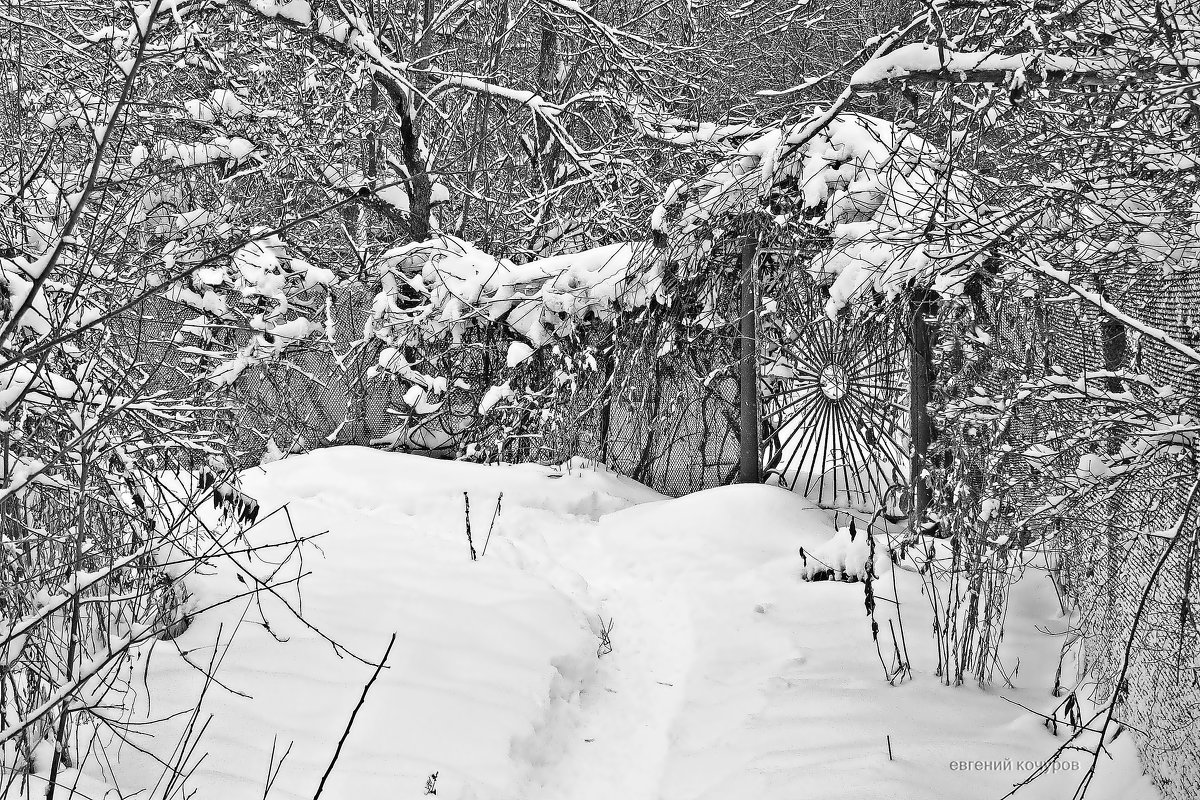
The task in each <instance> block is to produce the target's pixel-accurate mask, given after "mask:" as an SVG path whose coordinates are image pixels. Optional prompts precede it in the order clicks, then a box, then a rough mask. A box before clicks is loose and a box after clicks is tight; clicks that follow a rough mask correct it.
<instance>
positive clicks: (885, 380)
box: [763, 314, 908, 510]
mask: <svg viewBox="0 0 1200 800" xmlns="http://www.w3.org/2000/svg"><path fill="white" fill-rule="evenodd" d="M810 319H811V320H812V322H809V323H808V324H805V325H803V326H800V327H798V328H795V329H794V330H793V331H792V333H794V334H795V335H789V336H786V337H782V336H781V337H780V339H781V340H780V341H779V342H778V343H776V344H777V347H776V349H775V351H774V353H773V360H774V362H775V363H777V364H782V365H784V366H786V368H787V369H786V370H785V371H784V374H785V375H787V376H788V377H778V376H774V377H772V378H771V380H770V389H769V391H767V392H765V393H764V397H763V407H764V411H765V413H766V415H767V420H768V425H769V428H770V436H769V439H768V451H769V455H770V457H771V462H772V463H773V465H774V470H775V472H776V473H777V474H778V476H779V478H780V480H781V482H783V483H784V484H785V485H787V486H789V487H791V488H792V489H794V490H795V491H797V492H802V493H803V494H804V495H805V496H807V497H808V498H809V499H811V500H813V501H814V502H816V503H817V504H818V505H821V506H825V507H836V508H845V507H853V508H859V509H862V510H873V509H874V508H877V507H880V506H881V505H882V503H883V501H884V498H885V497H886V495H887V493H888V490H889V489H890V488H891V487H892V486H893V485H895V484H896V483H897V482H899V481H902V480H903V476H904V475H905V474H906V473H907V466H906V465H907V453H908V421H907V420H908V404H907V401H906V397H905V393H906V388H907V387H906V379H907V367H906V360H905V359H906V354H905V351H904V348H903V342H904V338H903V336H901V335H899V333H898V331H896V330H895V329H894V328H893V327H892V326H891V325H890V324H889V321H888V320H887V319H886V318H868V319H859V320H849V319H847V318H840V319H838V320H830V319H828V318H825V317H823V316H820V315H819V314H813V316H812V317H810Z"/></svg>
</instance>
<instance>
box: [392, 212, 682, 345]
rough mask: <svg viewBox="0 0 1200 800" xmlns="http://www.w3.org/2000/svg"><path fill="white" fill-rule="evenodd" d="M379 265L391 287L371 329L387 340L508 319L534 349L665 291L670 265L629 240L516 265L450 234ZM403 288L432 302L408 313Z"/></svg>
mask: <svg viewBox="0 0 1200 800" xmlns="http://www.w3.org/2000/svg"><path fill="white" fill-rule="evenodd" d="M375 268H376V270H377V271H378V273H379V275H380V277H381V278H382V283H383V291H382V292H380V294H379V296H378V297H377V298H376V301H375V314H374V315H373V319H372V321H371V328H370V330H371V331H372V332H374V333H375V334H376V335H378V336H379V337H380V338H384V339H388V338H389V337H391V336H394V335H395V332H396V331H397V330H398V329H401V330H404V331H406V333H405V335H406V336H408V335H414V336H415V335H419V336H423V337H426V338H429V339H438V338H450V339H451V340H453V341H459V340H461V337H462V335H463V333H464V332H465V331H466V329H467V328H468V327H471V326H474V325H479V324H483V323H485V322H488V321H493V322H494V321H497V320H501V319H503V320H504V323H505V324H506V325H508V326H509V327H510V328H511V329H512V330H513V331H515V332H516V333H518V334H520V335H521V337H523V338H524V339H525V340H527V341H528V342H529V343H530V344H532V345H533V346H534V347H539V346H541V345H542V344H545V343H546V342H548V341H550V340H551V339H552V338H554V337H556V336H562V335H564V334H566V333H567V332H569V331H571V330H573V329H574V328H575V326H576V325H577V324H578V323H579V321H580V320H581V319H582V318H583V317H585V316H586V315H589V314H594V315H596V316H598V317H601V318H607V317H611V316H612V315H613V314H614V313H615V312H616V311H617V310H618V309H622V308H624V309H632V308H640V307H644V306H645V305H647V304H648V303H649V302H650V301H651V299H653V298H654V297H660V296H661V295H660V293H661V291H662V280H663V265H662V264H661V263H660V260H659V259H658V258H657V257H656V256H655V254H654V252H653V251H652V250H651V248H650V247H649V246H648V245H643V244H637V243H630V242H624V243H619V244H611V245H604V246H601V247H596V248H593V249H591V250H585V251H583V252H579V253H567V254H563V255H558V256H551V257H549V258H543V259H538V260H535V261H530V262H529V263H526V264H515V263H513V262H512V261H509V260H508V259H498V258H496V257H494V256H491V255H489V254H487V253H485V252H483V251H482V250H480V249H478V248H477V247H475V246H474V245H472V244H471V243H469V242H466V241H464V240H462V239H459V238H457V237H455V236H451V235H450V234H445V233H442V234H438V235H437V236H435V237H433V238H431V239H429V240H428V241H424V242H413V243H409V244H405V245H401V246H400V247H395V248H392V249H391V250H388V251H387V252H386V253H384V254H383V256H382V257H380V259H379V260H378V262H377V263H376V265H375ZM402 285H407V287H409V288H411V289H414V290H416V291H417V292H419V293H420V294H421V295H422V296H423V297H424V298H425V301H424V302H423V303H422V304H420V305H418V306H417V307H416V308H413V309H409V310H406V311H405V312H401V311H400V302H399V301H398V300H397V295H398V294H399V292H400V288H401V286H402ZM414 332H415V333H414ZM391 343H392V344H402V343H403V342H399V341H397V342H391Z"/></svg>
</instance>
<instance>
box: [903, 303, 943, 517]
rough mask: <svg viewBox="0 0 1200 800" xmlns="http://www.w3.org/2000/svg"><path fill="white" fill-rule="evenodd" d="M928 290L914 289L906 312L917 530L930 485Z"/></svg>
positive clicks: (930, 305) (931, 335)
mask: <svg viewBox="0 0 1200 800" xmlns="http://www.w3.org/2000/svg"><path fill="white" fill-rule="evenodd" d="M936 303H937V301H936V300H935V299H934V297H933V295H932V293H931V292H928V291H926V290H920V289H919V290H917V291H916V292H914V294H913V297H912V302H911V304H910V306H909V313H910V314H911V316H912V352H911V354H910V357H909V424H910V426H911V437H912V461H911V471H910V476H909V479H910V480H911V482H912V491H913V495H912V509H911V511H912V517H911V519H912V520H913V525H914V526H916V529H917V530H920V528H921V526H922V525H924V524H925V515H926V512H927V511H928V509H929V496H930V492H929V484H928V483H927V482H926V481H925V478H924V476H923V475H922V473H923V472H924V471H925V468H926V466H927V465H928V459H929V445H930V443H931V442H932V441H933V425H932V424H931V421H930V419H929V394H930V384H931V383H932V379H933V339H934V332H933V329H932V328H931V327H930V325H929V322H928V320H926V315H927V314H931V313H933V311H934V310H935V309H936V308H937V305H936Z"/></svg>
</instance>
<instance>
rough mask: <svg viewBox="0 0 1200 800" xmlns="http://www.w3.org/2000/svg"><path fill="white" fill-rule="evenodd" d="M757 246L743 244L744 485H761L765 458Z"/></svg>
mask: <svg viewBox="0 0 1200 800" xmlns="http://www.w3.org/2000/svg"><path fill="white" fill-rule="evenodd" d="M757 250H758V243H757V242H756V241H755V240H754V239H753V238H750V237H747V238H746V240H745V242H744V243H743V244H742V272H741V281H740V283H741V298H740V303H739V314H740V316H741V320H740V322H741V335H740V336H739V337H738V345H739V347H738V350H739V353H738V355H739V362H738V395H739V398H738V399H739V406H740V408H741V420H740V423H739V430H738V439H739V454H738V465H739V470H738V471H739V477H740V481H741V483H761V482H762V463H761V462H762V457H761V443H760V441H759V440H760V438H761V436H760V432H759V428H760V426H761V421H760V418H759V411H758V302H757V298H756V297H755V291H754V289H755V286H754V260H755V255H756V253H757Z"/></svg>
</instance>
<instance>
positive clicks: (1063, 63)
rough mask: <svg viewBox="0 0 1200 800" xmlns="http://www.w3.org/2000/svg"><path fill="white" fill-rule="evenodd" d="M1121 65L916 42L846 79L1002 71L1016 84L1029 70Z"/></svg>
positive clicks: (1074, 70)
mask: <svg viewBox="0 0 1200 800" xmlns="http://www.w3.org/2000/svg"><path fill="white" fill-rule="evenodd" d="M1123 66H1124V65H1122V64H1121V63H1120V62H1118V61H1117V60H1115V59H1103V58H1076V57H1073V56H1058V55H1054V54H1051V53H1036V54H1035V53H1012V54H1001V53H994V52H991V51H990V50H980V51H968V50H949V49H946V48H945V47H942V46H938V45H933V44H926V43H920V42H918V43H914V44H907V45H904V46H903V47H897V48H896V49H895V50H892V51H891V52H890V53H887V54H885V55H881V56H876V57H875V58H872V59H870V60H868V61H867V62H866V63H865V64H863V65H862V66H861V67H859V68H858V70H856V71H855V73H854V74H853V75H851V76H850V84H851V85H852V86H865V85H869V84H873V83H879V82H881V81H887V80H896V79H899V78H904V77H907V76H910V75H913V74H916V73H927V72H939V71H944V72H947V73H959V74H965V73H990V72H1006V73H1010V74H1011V75H1012V78H1011V79H1012V80H1015V81H1018V82H1019V81H1022V80H1024V75H1025V73H1026V72H1028V71H1030V70H1034V71H1037V70H1041V71H1043V72H1046V71H1053V72H1066V73H1080V74H1086V73H1095V72H1099V71H1101V70H1109V71H1116V70H1120V69H1121V68H1122V67H1123Z"/></svg>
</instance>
